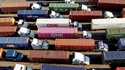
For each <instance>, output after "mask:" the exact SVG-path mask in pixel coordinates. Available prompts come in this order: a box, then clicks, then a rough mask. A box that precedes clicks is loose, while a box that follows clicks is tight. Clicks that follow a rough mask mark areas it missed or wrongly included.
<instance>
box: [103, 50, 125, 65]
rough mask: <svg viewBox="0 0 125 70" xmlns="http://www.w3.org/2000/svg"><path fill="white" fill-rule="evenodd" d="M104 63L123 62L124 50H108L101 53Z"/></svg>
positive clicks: (124, 58) (124, 59)
mask: <svg viewBox="0 0 125 70" xmlns="http://www.w3.org/2000/svg"><path fill="white" fill-rule="evenodd" d="M103 59H104V62H105V63H125V62H124V61H125V51H109V52H104V53H103Z"/></svg>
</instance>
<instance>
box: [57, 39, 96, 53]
mask: <svg viewBox="0 0 125 70" xmlns="http://www.w3.org/2000/svg"><path fill="white" fill-rule="evenodd" d="M95 48H96V44H95V40H93V39H56V40H55V49H57V50H71V51H72V50H76V51H93V50H95Z"/></svg>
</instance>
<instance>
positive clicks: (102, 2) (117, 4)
mask: <svg viewBox="0 0 125 70" xmlns="http://www.w3.org/2000/svg"><path fill="white" fill-rule="evenodd" d="M98 7H100V8H104V9H109V10H110V9H115V10H116V8H123V7H125V0H98Z"/></svg>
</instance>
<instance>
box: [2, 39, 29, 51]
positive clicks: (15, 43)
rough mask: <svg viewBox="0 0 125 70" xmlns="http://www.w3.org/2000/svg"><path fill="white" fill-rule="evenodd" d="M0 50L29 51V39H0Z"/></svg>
mask: <svg viewBox="0 0 125 70" xmlns="http://www.w3.org/2000/svg"><path fill="white" fill-rule="evenodd" d="M0 47H1V48H22V49H29V48H30V46H29V38H27V37H0Z"/></svg>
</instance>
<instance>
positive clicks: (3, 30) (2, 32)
mask: <svg viewBox="0 0 125 70" xmlns="http://www.w3.org/2000/svg"><path fill="white" fill-rule="evenodd" d="M16 31H17V26H0V36H14V35H15V34H16Z"/></svg>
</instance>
